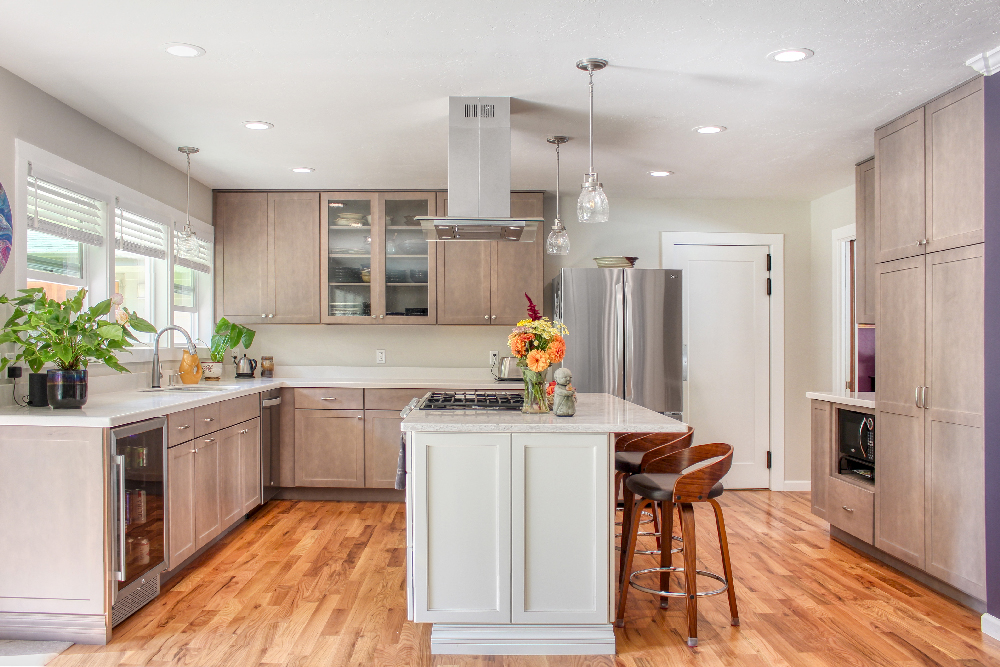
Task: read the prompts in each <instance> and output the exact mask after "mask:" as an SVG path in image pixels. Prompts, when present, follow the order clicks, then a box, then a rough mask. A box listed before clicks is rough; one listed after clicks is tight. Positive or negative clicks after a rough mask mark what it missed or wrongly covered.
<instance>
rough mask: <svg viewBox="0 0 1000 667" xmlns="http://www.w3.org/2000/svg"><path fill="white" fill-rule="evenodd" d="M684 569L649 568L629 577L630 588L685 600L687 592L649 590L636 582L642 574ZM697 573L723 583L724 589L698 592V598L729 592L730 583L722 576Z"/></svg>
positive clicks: (707, 572) (699, 571) (706, 572)
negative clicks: (636, 578) (637, 577)
mask: <svg viewBox="0 0 1000 667" xmlns="http://www.w3.org/2000/svg"><path fill="white" fill-rule="evenodd" d="M683 571H684V568H683V567H649V568H646V569H645V570H636V571H635V572H633V573H632V574H631V575H629V578H628V583H629V586H631V587H632V588H634V589H636V590H640V591H642V592H643V593H650V594H652V595H660V596H663V597H672V598H683V597H687V595H688V594H687V591H676V592H675V591H660V590H657V589H655V588H647V587H646V586H643V585H641V584H637V583H636V582H635V577H636V576H638V575H640V574H649V573H651V572H683ZM695 572H696V573H698V574H699V575H701V576H703V577H708V578H709V579H715V580H716V581H720V582H722V588H717V589H715V590H714V591H698V592H696V593H695V595H697V596H698V597H700V598H701V597H707V596H709V595H718V594H719V593H725V592H726V591H727V590H729V582H728V581H726V578H725V577H723V576H722V575H721V574H716V573H715V572H709V571H707V570H695Z"/></svg>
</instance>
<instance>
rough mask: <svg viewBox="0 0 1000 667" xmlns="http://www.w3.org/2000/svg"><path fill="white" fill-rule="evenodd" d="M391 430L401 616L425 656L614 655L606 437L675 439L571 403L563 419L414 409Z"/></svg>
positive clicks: (619, 408) (598, 404) (648, 415)
mask: <svg viewBox="0 0 1000 667" xmlns="http://www.w3.org/2000/svg"><path fill="white" fill-rule="evenodd" d="M402 430H403V432H404V433H405V434H406V443H407V447H406V510H407V511H406V520H407V552H408V553H407V556H408V559H407V600H408V614H409V618H410V619H411V620H413V621H415V622H418V623H433V624H434V625H433V627H432V630H431V652H432V653H451V654H493V655H505V654H506V655H511V654H529V655H532V654H533V655H541V654H554V655H555V654H566V655H581V654H606V655H613V654H614V653H615V635H614V630H613V627H612V622H613V619H614V603H613V600H614V598H615V596H614V587H615V581H614V567H615V565H614V562H615V559H614V557H613V555H614V511H613V502H614V499H613V497H612V489H613V484H612V478H613V475H614V434H615V433H623V432H660V433H681V432H684V431H686V430H687V426H686V425H685V424H683V423H681V422H679V421H676V420H674V419H670V418H669V417H665V416H663V415H661V414H659V413H656V412H653V411H651V410H647V409H646V408H643V407H640V406H638V405H635V404H632V403H628V402H626V401H623V400H621V399H619V398H616V397H613V396H610V395H608V394H581V395H580V396H579V403H578V405H577V412H576V415H575V416H573V417H556V416H554V415H551V414H547V415H527V414H522V413H520V412H517V411H496V410H492V411H480V412H470V411H456V412H449V411H423V410H414V411H412V412H411V413H410V414H409V415H408V416H407V417H406V419H404V420H403V423H402Z"/></svg>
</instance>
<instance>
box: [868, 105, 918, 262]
mask: <svg viewBox="0 0 1000 667" xmlns="http://www.w3.org/2000/svg"><path fill="white" fill-rule="evenodd" d="M924 197H925V188H924V110H923V108H922V107H921V108H920V109H917V110H915V111H912V112H910V113H908V114H907V115H905V116H903V117H902V118H900V119H899V120H897V121H895V122H893V123H890V124H889V125H886V126H885V127H883V128H881V129H879V130H877V131H876V132H875V219H876V226H877V227H878V261H879V262H889V261H892V260H894V259H900V258H902V257H912V256H914V255H922V254H923V253H924V246H923V245H921V244H920V243H919V242H920V241H922V240H923V239H926V238H927V232H926V227H925V207H924Z"/></svg>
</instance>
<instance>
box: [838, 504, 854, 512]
mask: <svg viewBox="0 0 1000 667" xmlns="http://www.w3.org/2000/svg"><path fill="white" fill-rule="evenodd" d="M841 507H842V508H844V510H845V511H847V512H853V511H854V510H852V509H851V508H850V507H848V506H847V505H841Z"/></svg>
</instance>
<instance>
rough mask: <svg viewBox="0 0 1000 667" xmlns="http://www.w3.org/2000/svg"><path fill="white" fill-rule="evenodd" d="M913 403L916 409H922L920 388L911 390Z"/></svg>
mask: <svg viewBox="0 0 1000 667" xmlns="http://www.w3.org/2000/svg"><path fill="white" fill-rule="evenodd" d="M913 403H914V404H915V405H916V406H917V407H918V408H922V407H923V406H922V405H920V387H917V388H916V389H914V390H913Z"/></svg>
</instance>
